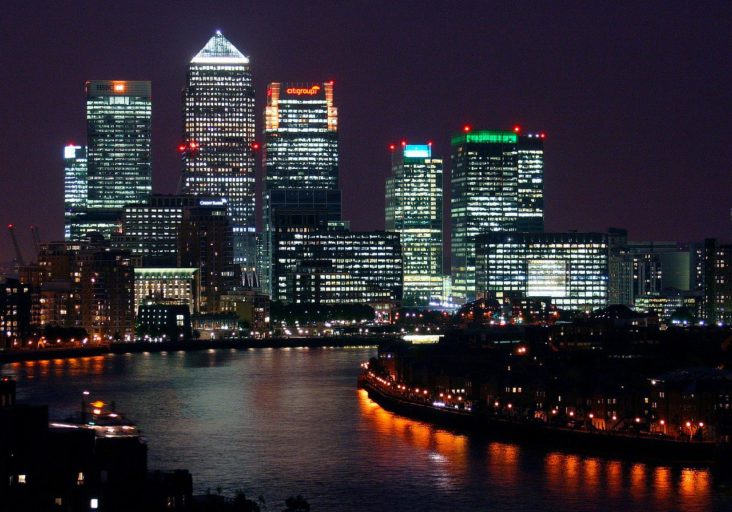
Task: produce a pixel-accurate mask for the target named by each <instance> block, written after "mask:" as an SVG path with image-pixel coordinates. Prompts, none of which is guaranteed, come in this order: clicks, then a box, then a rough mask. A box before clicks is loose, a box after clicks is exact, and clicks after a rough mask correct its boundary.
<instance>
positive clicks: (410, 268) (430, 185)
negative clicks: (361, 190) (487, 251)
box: [386, 145, 443, 306]
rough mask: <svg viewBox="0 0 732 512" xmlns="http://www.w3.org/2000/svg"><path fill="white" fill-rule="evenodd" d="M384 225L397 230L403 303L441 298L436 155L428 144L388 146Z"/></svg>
mask: <svg viewBox="0 0 732 512" xmlns="http://www.w3.org/2000/svg"><path fill="white" fill-rule="evenodd" d="M386 230H387V231H394V232H397V233H399V234H400V237H401V246H402V255H403V258H404V298H403V302H404V305H406V306H426V305H428V304H429V303H430V302H431V300H435V299H436V298H439V297H442V283H443V277H442V160H441V159H436V158H432V147H431V145H403V146H402V147H401V148H399V149H397V148H392V175H391V176H390V177H389V178H388V179H387V181H386Z"/></svg>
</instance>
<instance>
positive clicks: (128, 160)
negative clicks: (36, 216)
mask: <svg viewBox="0 0 732 512" xmlns="http://www.w3.org/2000/svg"><path fill="white" fill-rule="evenodd" d="M151 116H152V105H151V101H150V82H134V81H124V80H90V81H87V82H86V121H87V144H88V147H87V148H81V147H80V146H73V145H69V146H66V148H64V163H65V176H64V192H65V197H64V203H65V212H64V214H65V218H64V221H65V222H64V237H65V238H66V240H81V239H82V238H84V236H85V235H86V233H88V232H91V231H97V232H99V233H101V234H102V235H103V236H105V237H106V238H109V237H110V236H111V234H112V233H113V232H115V231H116V230H117V227H118V223H119V217H120V214H121V212H122V207H123V206H124V205H126V204H129V203H137V202H141V201H147V198H148V197H149V196H150V193H151V192H152V170H151V163H150V138H151Z"/></svg>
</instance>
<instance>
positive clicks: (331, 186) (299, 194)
mask: <svg viewBox="0 0 732 512" xmlns="http://www.w3.org/2000/svg"><path fill="white" fill-rule="evenodd" d="M264 124H265V126H264V147H263V161H264V169H265V174H266V177H265V190H264V197H263V201H262V203H263V219H264V223H263V224H264V226H263V228H264V231H263V233H262V235H261V239H260V265H259V275H260V280H261V283H262V289H263V290H265V291H266V292H267V293H271V294H272V293H273V290H272V286H274V284H273V282H272V266H273V261H274V260H273V256H272V255H273V250H274V249H273V247H274V245H273V244H274V243H275V242H274V237H275V235H274V233H275V232H276V231H278V227H277V226H276V225H275V224H274V222H275V219H276V218H278V215H280V214H285V212H286V211H289V210H295V211H297V212H298V215H299V214H307V212H308V211H310V212H311V213H313V214H314V215H317V216H319V217H320V218H321V220H323V221H324V222H328V221H338V220H340V219H341V202H340V191H339V188H338V185H339V178H338V110H337V109H336V107H335V104H334V101H333V82H318V83H314V82H308V83H296V82H282V83H281V82H274V83H271V84H269V87H268V88H267V108H266V111H265V120H264ZM278 212H279V213H278ZM323 213H325V214H326V215H325V217H323V215H322V214H323ZM281 218H287V219H288V220H289V221H293V220H294V219H295V218H296V217H294V216H292V215H287V216H286V217H281ZM302 218H303V219H306V218H307V217H302ZM300 227H301V228H303V229H307V228H309V227H312V226H306V225H302V226H300ZM296 228H297V226H295V225H289V226H288V227H287V229H296Z"/></svg>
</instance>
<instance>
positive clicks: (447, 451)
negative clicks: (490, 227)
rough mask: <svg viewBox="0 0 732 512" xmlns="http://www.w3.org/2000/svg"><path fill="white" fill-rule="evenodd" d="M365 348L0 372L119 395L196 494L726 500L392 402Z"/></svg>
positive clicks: (27, 390)
mask: <svg viewBox="0 0 732 512" xmlns="http://www.w3.org/2000/svg"><path fill="white" fill-rule="evenodd" d="M371 354H372V352H371V351H369V350H360V351H359V350H353V351H351V350H343V349H323V350H320V349H316V350H313V349H310V350H308V349H292V350H287V351H285V350H266V349H253V350H242V351H232V350H228V349H227V350H218V351H214V352H207V351H201V352H189V353H185V352H181V351H171V352H169V353H168V354H156V353H151V354H149V355H145V354H130V355H117V356H96V357H88V358H75V359H68V360H59V359H56V360H49V361H38V362H27V363H14V364H11V365H5V366H2V367H0V374H3V375H13V376H15V377H17V378H18V398H19V400H21V401H32V402H35V403H49V404H52V407H51V413H52V415H53V414H56V417H65V415H66V414H68V412H70V411H72V410H73V411H75V410H77V409H78V404H79V398H80V396H81V392H82V390H85V389H89V390H91V391H92V393H93V394H94V395H95V396H99V397H103V398H105V399H108V400H115V401H116V402H117V404H119V406H120V408H121V410H122V411H123V412H124V413H126V414H127V415H128V417H130V418H132V419H133V420H134V421H136V422H137V423H138V425H140V426H141V427H142V429H143V431H144V432H145V435H146V437H147V438H148V440H149V442H150V465H151V467H152V468H175V467H181V468H189V469H191V470H192V472H193V474H194V485H196V491H197V492H205V490H206V488H215V487H217V486H219V485H220V486H222V487H223V488H224V489H225V490H228V491H231V492H233V491H235V490H237V489H242V488H243V489H245V490H246V491H247V492H248V493H249V492H251V493H260V492H261V493H263V494H265V495H266V496H267V499H268V501H270V498H274V497H276V498H277V499H280V497H279V496H277V495H276V494H275V493H276V492H278V491H276V490H281V492H282V493H290V494H297V493H301V494H303V495H305V496H306V497H308V499H309V501H311V503H313V504H317V507H315V506H314V507H313V508H314V509H315V510H321V511H339V512H340V511H341V510H366V509H368V510H392V511H395V512H417V511H420V512H422V511H424V510H457V511H461V510H470V511H472V510H518V511H534V510H620V511H621V512H630V511H636V510H639V511H648V512H650V511H655V510H681V511H701V510H714V511H723V510H732V506H730V504H731V502H732V500H731V499H730V496H729V493H727V494H723V491H724V487H723V485H724V483H722V485H718V484H716V483H715V482H714V481H713V478H712V473H711V472H710V471H708V470H704V469H689V468H681V467H670V466H656V465H653V464H642V463H637V462H630V461H625V460H612V459H608V458H600V457H588V456H584V455H578V454H576V453H563V452H557V451H551V452H550V451H547V450H542V449H540V448H537V447H536V446H533V445H522V444H513V443H502V442H495V441H494V440H492V439H491V438H486V437H483V436H476V435H462V434H459V433H454V432H451V431H447V430H443V429H438V428H435V427H434V426H432V425H430V424H427V423H423V422H419V421H413V420H410V419H407V418H404V417H402V416H399V415H396V414H392V413H390V412H387V411H385V410H383V409H382V408H381V407H379V406H378V405H377V404H376V403H374V402H372V401H371V400H370V399H369V398H368V396H367V394H366V393H365V392H364V391H358V392H356V391H355V389H354V388H355V378H356V375H357V372H358V364H359V363H360V362H361V361H363V360H367V359H368V358H369V357H370V355H371ZM714 475H717V473H715V474H714ZM273 495H274V496H273ZM284 497H285V496H282V498H284ZM311 497H312V498H313V499H312V500H311V499H310V498H311ZM365 503H368V504H369V506H368V507H365V506H364V504H365ZM0 508H2V507H1V506H0ZM270 509H272V508H270Z"/></svg>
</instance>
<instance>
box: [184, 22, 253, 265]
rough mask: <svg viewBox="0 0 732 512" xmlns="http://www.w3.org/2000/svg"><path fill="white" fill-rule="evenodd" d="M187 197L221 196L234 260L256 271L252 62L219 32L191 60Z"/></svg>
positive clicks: (186, 142) (187, 88)
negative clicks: (232, 246)
mask: <svg viewBox="0 0 732 512" xmlns="http://www.w3.org/2000/svg"><path fill="white" fill-rule="evenodd" d="M183 118H184V120H183V141H182V142H181V145H180V146H179V148H178V149H179V150H180V153H181V158H182V159H183V163H184V165H183V192H184V193H185V194H187V195H195V196H205V197H222V198H224V199H226V202H227V213H228V215H229V217H230V219H231V223H232V227H233V231H234V259H235V262H236V263H238V264H240V265H241V266H242V268H243V269H246V270H252V269H253V268H254V261H255V255H256V249H255V248H256V243H255V227H256V226H255V210H254V208H255V206H254V201H255V190H254V180H255V160H254V147H253V144H254V137H255V128H254V84H253V80H252V73H251V69H250V67H249V59H248V58H247V57H245V56H244V55H243V54H242V53H241V52H240V51H239V50H237V49H236V48H235V47H234V45H232V44H231V43H230V42H229V41H228V40H227V39H226V38H225V37H224V36H223V35H222V34H221V33H220V32H217V33H216V34H215V35H214V36H213V37H212V38H211V39H210V40H209V41H208V43H206V46H204V47H203V49H201V51H200V52H198V54H197V55H196V56H195V57H194V58H193V60H191V62H190V65H189V67H188V76H187V80H186V86H185V89H184V91H183Z"/></svg>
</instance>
